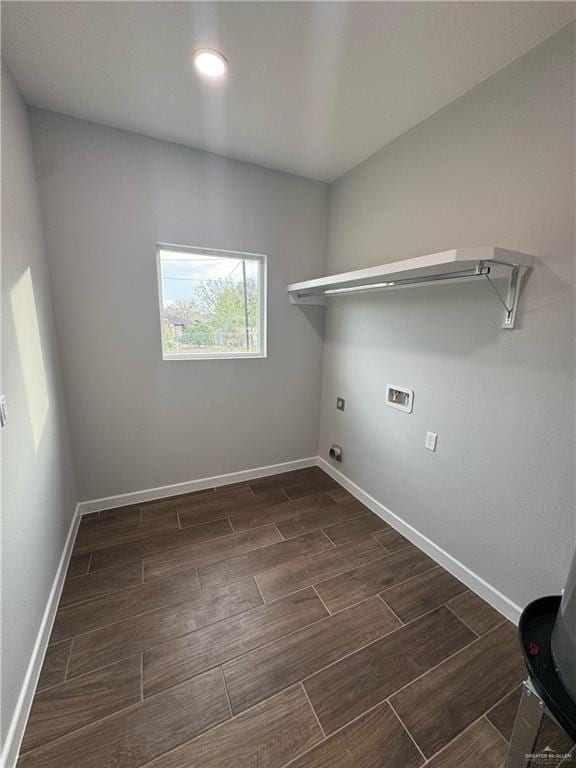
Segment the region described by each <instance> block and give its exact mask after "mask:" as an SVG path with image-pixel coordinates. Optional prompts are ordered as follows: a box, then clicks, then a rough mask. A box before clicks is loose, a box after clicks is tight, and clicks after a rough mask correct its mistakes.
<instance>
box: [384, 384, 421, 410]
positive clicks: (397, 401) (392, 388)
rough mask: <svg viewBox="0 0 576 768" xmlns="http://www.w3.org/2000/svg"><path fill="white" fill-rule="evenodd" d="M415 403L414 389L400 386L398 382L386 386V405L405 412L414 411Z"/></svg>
mask: <svg viewBox="0 0 576 768" xmlns="http://www.w3.org/2000/svg"><path fill="white" fill-rule="evenodd" d="M413 404H414V390H413V389H407V388H406V387H400V386H398V384H388V385H387V386H386V405H389V406H390V408H396V409H397V410H398V411H404V413H412V407H413Z"/></svg>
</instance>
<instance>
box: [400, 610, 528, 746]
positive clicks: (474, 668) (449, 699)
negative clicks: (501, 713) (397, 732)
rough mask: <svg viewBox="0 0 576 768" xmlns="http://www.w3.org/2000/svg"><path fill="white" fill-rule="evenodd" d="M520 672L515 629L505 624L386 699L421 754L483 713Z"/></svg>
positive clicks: (456, 734)
mask: <svg viewBox="0 0 576 768" xmlns="http://www.w3.org/2000/svg"><path fill="white" fill-rule="evenodd" d="M524 676H525V671H524V663H523V661H522V657H521V654H520V649H519V647H518V640H517V637H516V629H515V627H513V626H512V625H511V624H509V623H508V622H506V623H505V624H502V625H500V626H499V627H497V628H496V629H494V630H492V631H491V632H489V633H488V634H486V635H483V636H482V637H481V638H479V639H478V640H476V641H474V642H473V643H472V644H471V645H469V646H468V647H466V648H464V650H462V651H460V652H459V653H457V654H456V655H455V656H452V657H451V658H450V659H448V660H447V661H445V662H443V663H442V664H440V666H438V667H436V668H435V669H433V670H432V671H431V672H429V673H428V674H426V675H424V677H422V678H420V679H419V680H416V681H415V682H414V683H411V684H410V685H409V686H408V687H407V688H404V690H402V691H400V692H399V693H397V694H396V695H395V696H393V697H392V699H391V702H392V706H393V707H394V709H395V710H396V711H397V712H398V714H399V716H400V718H401V720H402V722H403V723H404V724H405V726H406V727H407V728H408V730H409V731H410V733H411V735H412V736H413V738H414V739H415V740H416V742H417V744H418V746H419V747H420V749H421V750H422V751H423V752H424V754H425V755H426V756H427V757H431V756H432V755H433V754H434V753H435V752H437V751H438V750H439V749H442V747H444V746H446V744H448V742H449V741H451V740H452V739H453V738H454V737H456V736H458V734H459V733H460V732H461V731H463V730H464V728H467V727H468V726H469V725H470V724H471V723H473V722H474V720H476V719H477V718H478V717H480V716H481V715H483V714H484V713H485V712H487V711H488V709H490V708H491V707H492V706H494V704H496V703H497V702H498V701H499V700H500V699H502V698H503V697H504V696H505V695H506V693H507V692H508V691H510V690H511V689H512V688H513V687H514V686H516V685H517V684H518V683H519V682H520V681H521V680H522V678H523V677H524Z"/></svg>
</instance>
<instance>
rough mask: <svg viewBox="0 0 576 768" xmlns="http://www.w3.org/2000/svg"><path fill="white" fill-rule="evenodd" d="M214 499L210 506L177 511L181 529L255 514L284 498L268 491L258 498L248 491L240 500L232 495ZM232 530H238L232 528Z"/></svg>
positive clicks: (216, 495)
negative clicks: (211, 521) (226, 518)
mask: <svg viewBox="0 0 576 768" xmlns="http://www.w3.org/2000/svg"><path fill="white" fill-rule="evenodd" d="M214 496H215V499H214V500H212V501H211V504H210V506H202V507H199V508H194V509H182V510H180V511H179V513H178V514H179V517H180V523H181V524H182V527H183V528H187V527H188V526H191V525H198V524H200V523H202V522H206V521H210V520H217V519H219V518H220V519H221V518H223V517H230V516H236V515H242V514H243V513H246V514H249V513H250V512H252V513H255V512H257V511H258V510H262V509H266V508H267V507H270V506H273V505H276V504H282V503H283V502H285V501H286V500H287V499H286V496H285V494H284V493H282V491H280V490H274V491H269V492H268V493H263V494H261V495H259V496H254V494H253V493H252V492H251V491H249V493H248V495H246V496H245V497H242V498H236V497H235V496H233V495H232V494H230V496H223V495H220V494H214ZM234 530H240V529H239V528H237V527H236V526H234Z"/></svg>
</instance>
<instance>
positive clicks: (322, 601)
mask: <svg viewBox="0 0 576 768" xmlns="http://www.w3.org/2000/svg"><path fill="white" fill-rule="evenodd" d="M310 586H311V587H312V589H313V590H314V592H315V593H316V597H317V598H318V600H320V602H321V603H322V605H323V606H324V608H326V611H327V613H328V616H332V615H333V613H332V611H331V610H330V609H329V608H328V606H327V605H326V603H325V602H324V600H322V598H321V597H320V593H319V592H318V590H317V589H316V587H315V586H314V584H311V585H310ZM292 594H294V593H292ZM368 599H370V598H368Z"/></svg>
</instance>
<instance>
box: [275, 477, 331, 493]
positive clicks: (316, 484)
mask: <svg viewBox="0 0 576 768" xmlns="http://www.w3.org/2000/svg"><path fill="white" fill-rule="evenodd" d="M337 487H338V486H337V484H336V483H335V482H334V480H332V478H331V477H328V475H325V477H323V478H319V479H317V480H312V481H310V482H303V483H297V484H296V485H288V486H286V488H283V491H284V493H285V494H286V495H287V496H288V498H289V499H300V498H302V497H303V496H311V495H312V494H313V493H320V492H321V491H330V490H332V489H333V488H337Z"/></svg>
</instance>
